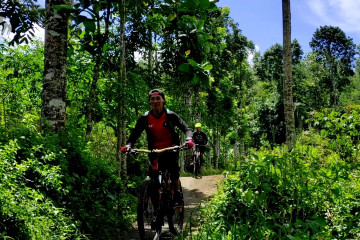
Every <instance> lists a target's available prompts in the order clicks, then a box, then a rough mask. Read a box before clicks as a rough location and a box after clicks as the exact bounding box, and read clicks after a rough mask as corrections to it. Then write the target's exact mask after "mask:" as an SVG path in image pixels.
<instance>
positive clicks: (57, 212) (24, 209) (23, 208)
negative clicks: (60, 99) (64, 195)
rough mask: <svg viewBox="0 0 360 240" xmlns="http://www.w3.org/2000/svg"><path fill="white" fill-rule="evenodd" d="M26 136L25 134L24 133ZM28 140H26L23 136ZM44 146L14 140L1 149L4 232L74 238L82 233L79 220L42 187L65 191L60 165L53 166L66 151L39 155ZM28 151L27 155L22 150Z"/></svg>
mask: <svg viewBox="0 0 360 240" xmlns="http://www.w3.org/2000/svg"><path fill="white" fill-rule="evenodd" d="M24 138H25V136H24ZM23 140H24V139H23ZM41 148H42V147H41V145H34V146H33V147H32V148H31V149H27V150H25V149H22V148H21V147H20V144H19V141H18V140H11V141H9V143H8V144H7V145H4V146H2V147H1V149H0V178H1V179H2V181H1V184H0V207H1V211H0V219H1V222H0V232H1V236H2V237H12V238H14V239H71V238H74V239H75V238H77V237H80V236H81V235H80V234H79V231H78V222H75V221H74V220H73V218H72V217H71V215H69V213H68V212H66V211H65V210H64V209H62V208H60V207H57V206H56V205H55V204H54V202H53V201H52V199H51V198H50V197H49V196H47V195H46V194H45V192H42V191H41V189H48V190H53V191H55V192H58V193H59V192H63V191H64V189H63V188H62V186H61V185H62V182H61V178H62V176H61V173H60V168H59V167H58V166H51V165H49V164H46V162H51V161H52V160H54V159H55V158H56V157H59V156H60V157H61V155H62V154H63V153H61V152H60V153H58V154H56V153H51V152H48V154H46V155H42V156H39V157H36V155H38V153H39V150H40V149H41ZM25 151H28V153H29V154H27V155H26V158H20V156H21V153H24V152H25Z"/></svg>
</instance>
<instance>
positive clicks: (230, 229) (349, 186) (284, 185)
mask: <svg viewBox="0 0 360 240" xmlns="http://www.w3.org/2000/svg"><path fill="white" fill-rule="evenodd" d="M359 119H360V118H359V107H357V106H351V107H348V108H347V109H346V111H344V113H342V114H341V113H338V112H328V111H324V112H322V113H317V114H316V115H315V117H314V119H313V120H312V125H315V129H313V132H306V133H304V134H303V135H302V137H301V138H300V139H299V140H298V143H297V145H296V147H295V149H294V150H293V151H292V152H291V153H288V152H287V151H286V150H285V149H283V148H280V147H278V148H274V149H273V150H270V149H268V148H266V147H263V148H262V149H261V150H260V151H258V152H254V153H253V154H252V155H251V158H250V159H247V161H244V162H242V163H241V166H240V170H239V172H237V173H235V174H234V175H232V176H230V177H229V178H228V179H227V181H225V183H224V184H223V186H222V188H221V189H220V191H219V194H218V195H216V196H215V197H214V198H213V199H212V200H211V201H210V203H209V204H208V205H206V207H205V208H204V209H203V212H202V218H203V222H202V224H201V228H200V230H199V232H198V233H197V234H195V235H194V236H192V237H193V238H192V239H205V238H206V239H289V238H290V239H313V238H314V239H358V238H359V237H360V228H359V226H360V225H359V224H360V221H359V214H360V212H359V211H360V205H359V203H360V201H359V199H360V181H359V178H358V177H359V163H360V156H359V149H358V147H357V146H358V139H359V129H360V128H359V125H358V124H359ZM346 136H348V137H346ZM350 145H351V146H352V151H350V148H349V147H348V146H350ZM335 146H336V147H335Z"/></svg>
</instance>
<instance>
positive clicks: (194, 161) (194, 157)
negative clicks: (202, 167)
mask: <svg viewBox="0 0 360 240" xmlns="http://www.w3.org/2000/svg"><path fill="white" fill-rule="evenodd" d="M196 168H197V167H196V153H194V155H193V174H194V177H196V171H197V169H196Z"/></svg>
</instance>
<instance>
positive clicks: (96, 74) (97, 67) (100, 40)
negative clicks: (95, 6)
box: [85, 2, 111, 141]
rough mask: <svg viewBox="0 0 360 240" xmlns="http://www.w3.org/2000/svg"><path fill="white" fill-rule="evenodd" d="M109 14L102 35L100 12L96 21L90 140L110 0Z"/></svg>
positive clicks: (89, 114)
mask: <svg viewBox="0 0 360 240" xmlns="http://www.w3.org/2000/svg"><path fill="white" fill-rule="evenodd" d="M107 4H108V5H107V10H106V11H107V14H106V18H105V32H104V34H103V35H101V25H100V16H99V14H98V15H97V16H96V19H97V22H96V30H97V34H96V38H97V41H96V43H97V45H98V48H97V51H96V56H95V66H94V71H93V80H92V82H91V89H90V94H89V102H88V109H87V112H86V115H87V116H86V119H87V124H86V134H85V135H86V140H87V141H88V140H89V138H90V135H91V132H92V129H93V121H94V119H93V118H94V109H93V108H94V104H95V103H96V99H97V98H96V88H97V82H98V80H99V78H100V68H101V58H102V52H103V48H104V45H105V42H106V41H107V39H108V36H109V25H110V14H111V13H110V7H111V3H110V2H108V3H107Z"/></svg>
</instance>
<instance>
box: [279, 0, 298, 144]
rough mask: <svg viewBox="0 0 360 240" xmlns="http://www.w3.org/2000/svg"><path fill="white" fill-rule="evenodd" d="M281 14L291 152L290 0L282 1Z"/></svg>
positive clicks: (292, 132) (286, 121) (287, 128)
mask: <svg viewBox="0 0 360 240" xmlns="http://www.w3.org/2000/svg"><path fill="white" fill-rule="evenodd" d="M282 14H283V46H284V47H283V49H284V53H283V56H284V65H283V69H284V85H283V95H284V115H285V125H286V144H287V146H288V150H289V151H291V149H292V148H293V146H294V144H295V117H294V101H293V92H292V86H293V80H292V54H291V9H290V0H283V1H282Z"/></svg>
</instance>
